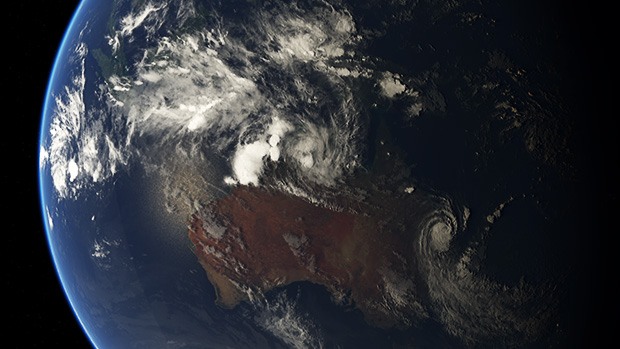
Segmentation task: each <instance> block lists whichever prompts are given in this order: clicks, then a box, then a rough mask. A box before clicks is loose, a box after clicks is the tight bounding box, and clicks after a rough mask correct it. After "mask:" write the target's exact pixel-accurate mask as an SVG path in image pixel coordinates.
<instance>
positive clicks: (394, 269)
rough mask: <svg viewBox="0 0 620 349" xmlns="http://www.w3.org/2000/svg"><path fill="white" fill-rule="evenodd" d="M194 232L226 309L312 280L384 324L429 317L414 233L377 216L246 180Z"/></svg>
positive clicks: (201, 217)
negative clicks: (417, 276)
mask: <svg viewBox="0 0 620 349" xmlns="http://www.w3.org/2000/svg"><path fill="white" fill-rule="evenodd" d="M382 214H385V212H382ZM189 235H190V239H191V240H192V242H193V244H194V245H195V253H196V255H197V256H198V258H199V260H200V262H201V264H202V266H203V267H204V269H205V270H206V272H207V274H208V276H209V279H210V281H211V282H212V284H213V286H214V287H215V289H216V291H217V301H218V304H220V305H221V306H223V307H234V306H236V305H237V304H238V303H239V302H241V301H251V300H252V299H251V298H252V297H253V294H255V292H259V293H264V292H267V291H269V290H272V289H274V288H276V287H279V286H285V285H288V284H290V283H293V282H296V281H308V282H312V283H315V284H320V285H323V286H325V287H326V288H327V290H329V292H330V293H331V294H332V296H333V298H334V300H336V301H339V302H341V303H347V302H351V303H354V304H355V305H356V306H357V307H358V308H359V309H360V310H361V311H362V312H363V313H364V315H365V317H366V319H367V320H368V321H369V322H370V323H372V324H374V325H377V326H380V327H393V326H397V327H403V326H408V325H410V324H411V321H413V320H415V318H420V317H424V316H425V315H424V314H425V311H424V310H423V309H422V306H421V305H420V303H419V302H418V301H417V300H416V299H417V296H416V293H417V292H418V291H417V290H416V288H415V285H414V282H413V279H414V278H413V276H414V270H413V269H414V268H413V266H414V264H415V263H414V261H413V258H412V257H411V256H412V253H411V249H412V246H413V236H412V234H410V233H408V232H406V231H404V230H398V229H390V230H389V231H388V230H387V229H386V226H385V221H382V220H380V219H379V218H378V215H372V214H356V213H349V212H338V211H333V210H330V209H327V208H323V207H319V206H316V205H314V204H311V203H309V202H307V201H305V200H303V199H300V198H298V197H295V196H291V195H289V194H285V193H282V192H275V191H270V190H267V189H261V188H257V187H252V186H239V187H236V188H235V189H234V190H233V191H232V193H231V194H230V195H228V196H226V197H223V198H221V199H219V200H216V201H214V202H213V203H212V204H211V205H209V206H208V207H207V208H206V209H205V210H203V211H202V212H201V213H200V214H196V215H194V216H193V220H192V222H191V225H190V233H189Z"/></svg>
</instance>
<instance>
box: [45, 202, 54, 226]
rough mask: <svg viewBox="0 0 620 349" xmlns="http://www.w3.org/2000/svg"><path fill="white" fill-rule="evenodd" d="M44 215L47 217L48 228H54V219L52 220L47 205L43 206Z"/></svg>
mask: <svg viewBox="0 0 620 349" xmlns="http://www.w3.org/2000/svg"><path fill="white" fill-rule="evenodd" d="M45 216H46V217H47V226H48V227H49V228H50V230H52V229H54V221H53V220H52V215H51V214H50V209H49V207H47V206H45Z"/></svg>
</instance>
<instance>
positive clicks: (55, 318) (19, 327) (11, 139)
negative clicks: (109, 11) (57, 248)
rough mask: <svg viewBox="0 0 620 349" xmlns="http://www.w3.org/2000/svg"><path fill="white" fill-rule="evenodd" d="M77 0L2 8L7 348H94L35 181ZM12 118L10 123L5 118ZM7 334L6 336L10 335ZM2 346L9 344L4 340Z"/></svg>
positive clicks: (49, 0)
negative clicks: (52, 246)
mask: <svg viewBox="0 0 620 349" xmlns="http://www.w3.org/2000/svg"><path fill="white" fill-rule="evenodd" d="M77 4H78V1H76V0H45V1H34V2H33V1H12V2H10V3H8V4H7V6H8V9H6V8H5V10H4V11H3V15H2V16H3V17H4V18H3V19H2V26H3V30H2V33H3V35H2V36H3V40H2V41H3V48H2V60H3V62H4V63H3V65H4V67H5V68H3V69H2V70H3V71H4V72H8V75H6V74H3V77H2V90H3V91H4V93H7V92H8V96H7V95H6V94H5V95H4V96H3V97H2V101H3V105H4V108H5V109H4V112H3V113H2V114H3V115H2V119H3V120H4V122H5V124H4V125H3V135H2V137H1V142H2V146H1V148H0V149H2V160H3V165H2V174H1V176H2V188H3V192H4V196H3V197H4V200H3V201H4V204H3V205H2V207H3V209H2V217H3V220H2V221H3V222H5V226H4V229H3V236H4V239H3V240H4V242H3V244H2V250H3V253H2V259H3V263H2V264H3V269H4V271H3V278H2V282H3V287H2V291H3V294H4V304H5V306H4V309H6V310H8V313H7V312H6V310H5V311H3V318H4V319H5V321H6V322H5V323H6V324H8V328H5V329H4V330H3V337H4V340H5V343H9V344H6V347H7V348H9V347H10V348H50V347H58V348H91V347H92V346H91V344H90V342H89V341H88V339H87V338H86V336H85V335H84V334H83V332H82V329H81V328H80V326H79V324H78V322H77V321H76V319H75V317H74V316H73V312H72V311H71V309H70V308H69V306H68V303H67V301H66V298H65V296H64V293H63V291H62V289H61V286H60V282H59V280H58V277H57V276H56V271H55V270H54V266H53V264H52V259H51V255H50V253H49V250H48V246H47V240H46V237H45V231H44V228H43V223H42V220H41V209H40V206H39V196H38V195H39V194H38V182H37V168H38V164H37V156H38V134H39V123H40V117H41V110H42V107H43V99H44V97H45V90H46V87H47V80H48V77H49V74H50V71H51V68H52V64H53V62H54V58H55V56H56V51H57V49H58V47H59V45H60V42H61V40H62V36H63V34H64V31H65V28H66V27H67V25H68V23H69V21H70V19H71V17H72V15H73V12H74V11H75V9H76V7H77ZM7 123H8V125H7ZM7 336H8V338H7ZM3 346H4V345H3Z"/></svg>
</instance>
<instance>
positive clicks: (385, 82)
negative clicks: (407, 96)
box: [379, 72, 407, 98]
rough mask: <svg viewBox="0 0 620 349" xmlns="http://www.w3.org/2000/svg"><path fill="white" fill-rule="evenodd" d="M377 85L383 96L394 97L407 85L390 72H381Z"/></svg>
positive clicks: (404, 89) (402, 91) (405, 88)
mask: <svg viewBox="0 0 620 349" xmlns="http://www.w3.org/2000/svg"><path fill="white" fill-rule="evenodd" d="M379 86H380V87H381V92H382V93H383V95H384V96H386V97H388V98H394V97H396V96H397V95H399V94H402V93H404V92H405V91H406V90H407V86H405V84H403V83H402V82H401V81H400V76H399V75H398V74H394V73H391V72H385V73H383V76H382V77H381V80H379Z"/></svg>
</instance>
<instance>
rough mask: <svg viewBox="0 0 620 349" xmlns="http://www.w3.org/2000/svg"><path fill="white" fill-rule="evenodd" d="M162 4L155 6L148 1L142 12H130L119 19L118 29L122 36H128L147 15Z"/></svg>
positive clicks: (160, 7) (159, 8)
mask: <svg viewBox="0 0 620 349" xmlns="http://www.w3.org/2000/svg"><path fill="white" fill-rule="evenodd" d="M163 7H164V6H163V5H162V6H159V7H157V6H155V5H153V4H152V3H148V4H147V5H146V6H145V7H144V9H142V12H140V13H130V14H128V15H126V16H125V17H123V18H122V19H121V23H120V25H121V28H120V30H119V32H120V34H121V35H122V36H129V35H131V34H132V33H133V31H134V30H135V29H136V28H138V27H140V26H141V25H142V24H143V23H144V21H145V20H146V19H147V18H149V16H150V15H151V14H153V13H156V12H158V11H159V10H161V9H162V8H163Z"/></svg>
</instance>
